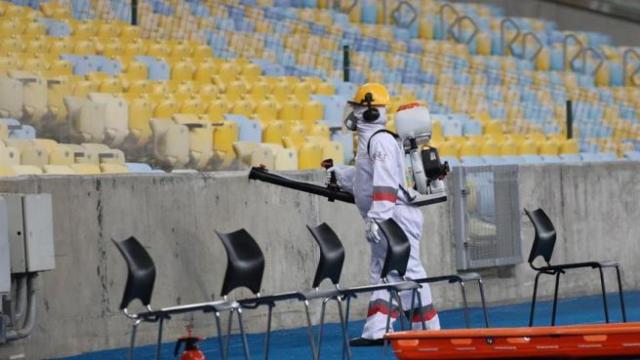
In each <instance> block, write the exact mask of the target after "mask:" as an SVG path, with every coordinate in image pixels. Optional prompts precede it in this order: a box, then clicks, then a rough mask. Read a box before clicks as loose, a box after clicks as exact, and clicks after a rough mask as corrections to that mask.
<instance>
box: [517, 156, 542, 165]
mask: <svg viewBox="0 0 640 360" xmlns="http://www.w3.org/2000/svg"><path fill="white" fill-rule="evenodd" d="M520 158H521V159H522V162H523V163H525V164H541V163H543V162H544V161H543V160H542V156H540V155H521V156H520Z"/></svg>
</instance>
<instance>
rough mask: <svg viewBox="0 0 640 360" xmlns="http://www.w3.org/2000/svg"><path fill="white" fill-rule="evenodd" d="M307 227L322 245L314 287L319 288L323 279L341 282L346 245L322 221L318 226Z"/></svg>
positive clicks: (336, 282) (335, 282) (319, 244)
mask: <svg viewBox="0 0 640 360" xmlns="http://www.w3.org/2000/svg"><path fill="white" fill-rule="evenodd" d="M307 229H309V231H310V232H311V235H313V238H314V239H315V240H316V243H318V246H319V247H320V261H319V262H318V268H317V269H316V275H315V277H314V278H313V285H312V286H313V287H314V288H317V287H318V286H319V285H320V283H322V280H324V279H330V280H331V282H332V283H333V284H334V285H338V283H339V282H340V275H341V274H342V265H343V264H344V247H343V246H342V242H340V239H339V238H338V235H336V233H335V232H334V231H333V229H332V228H331V227H330V226H329V225H327V223H322V224H320V225H318V226H309V225H307Z"/></svg>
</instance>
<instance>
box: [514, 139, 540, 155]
mask: <svg viewBox="0 0 640 360" xmlns="http://www.w3.org/2000/svg"><path fill="white" fill-rule="evenodd" d="M518 154H519V155H538V145H537V143H536V142H535V141H534V140H531V139H526V140H524V141H522V142H520V143H519V144H518Z"/></svg>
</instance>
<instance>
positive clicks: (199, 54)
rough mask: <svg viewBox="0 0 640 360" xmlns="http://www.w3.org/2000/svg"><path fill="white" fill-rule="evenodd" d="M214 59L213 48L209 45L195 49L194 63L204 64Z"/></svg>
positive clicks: (198, 46)
mask: <svg viewBox="0 0 640 360" xmlns="http://www.w3.org/2000/svg"><path fill="white" fill-rule="evenodd" d="M212 57H213V53H212V51H211V48H210V47H209V46H207V45H202V44H200V45H197V46H196V47H195V48H194V49H193V54H192V58H193V60H194V61H197V62H203V61H205V60H207V59H211V58H212Z"/></svg>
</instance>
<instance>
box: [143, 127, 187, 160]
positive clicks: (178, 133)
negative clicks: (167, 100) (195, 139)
mask: <svg viewBox="0 0 640 360" xmlns="http://www.w3.org/2000/svg"><path fill="white" fill-rule="evenodd" d="M151 130H152V132H153V152H154V156H155V158H156V159H157V160H158V161H159V162H161V163H162V165H165V166H170V167H183V166H185V165H186V164H187V163H188V162H189V129H188V128H187V127H186V126H185V125H180V124H176V123H175V122H173V121H171V120H170V119H151Z"/></svg>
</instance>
